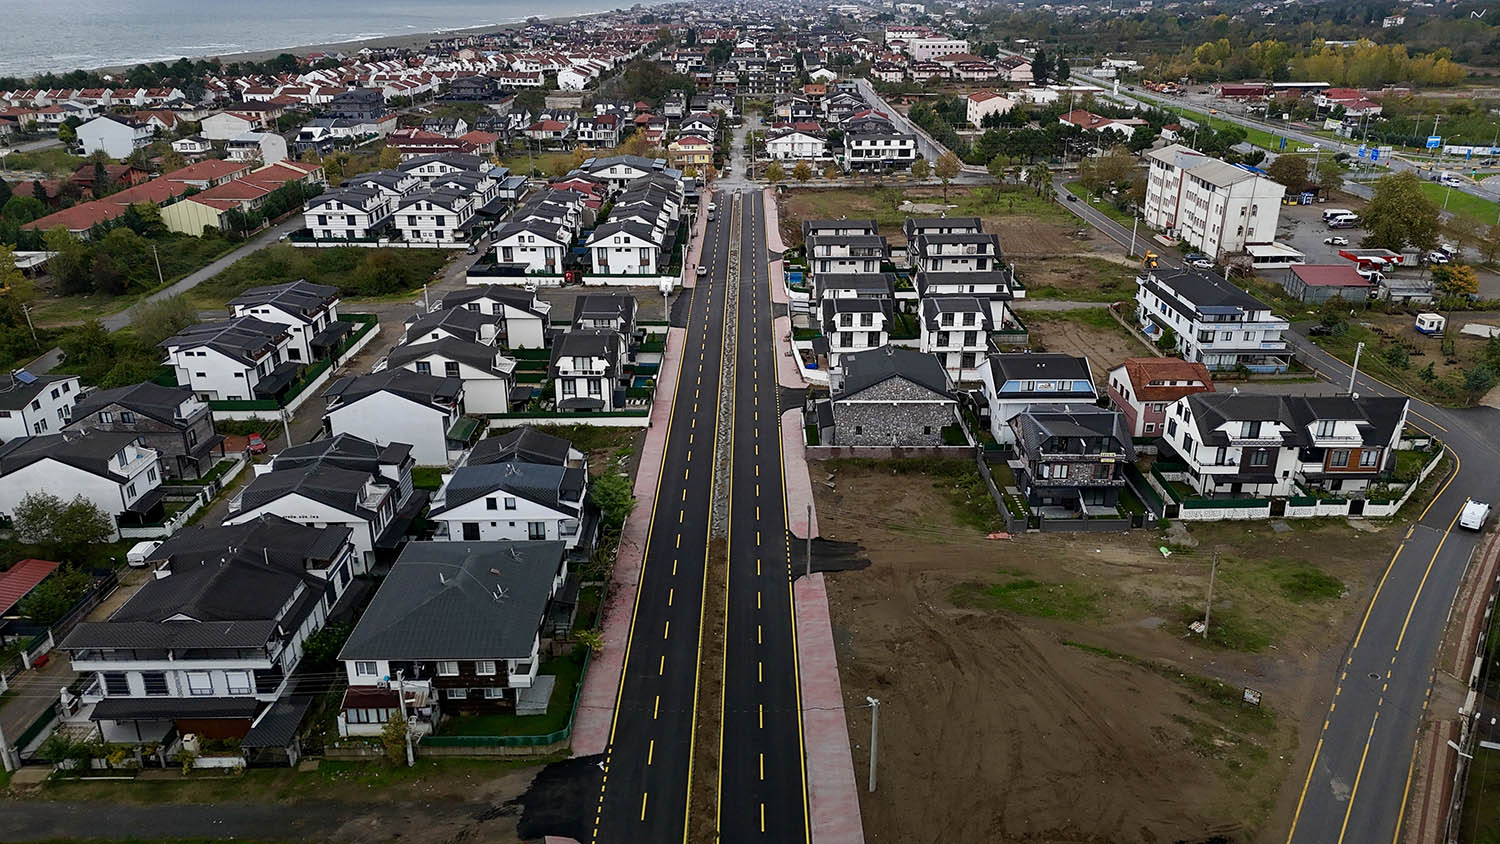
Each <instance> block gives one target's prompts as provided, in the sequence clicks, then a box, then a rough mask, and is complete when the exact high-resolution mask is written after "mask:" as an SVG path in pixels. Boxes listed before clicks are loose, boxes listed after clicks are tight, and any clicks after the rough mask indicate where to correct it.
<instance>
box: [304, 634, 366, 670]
mask: <svg viewBox="0 0 1500 844" xmlns="http://www.w3.org/2000/svg"><path fill="white" fill-rule="evenodd" d="M353 631H354V628H353V627H351V626H349V625H347V624H329V625H325V626H324V627H323V629H321V630H319V631H318V632H316V633H314V634H312V635H311V636H308V637H307V640H306V641H305V642H303V643H302V658H303V659H305V660H307V664H308V665H309V666H310V667H313V668H331V667H333V666H334V665H335V664H336V663H337V662H338V659H339V651H340V650H341V649H342V648H343V647H344V642H346V641H348V639H349V634H350V633H352V632H353Z"/></svg>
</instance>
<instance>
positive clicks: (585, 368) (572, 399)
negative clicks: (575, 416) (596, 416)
mask: <svg viewBox="0 0 1500 844" xmlns="http://www.w3.org/2000/svg"><path fill="white" fill-rule="evenodd" d="M624 364H625V341H624V339H623V338H621V336H620V334H619V333H618V332H616V331H614V330H612V329H608V328H574V329H570V330H568V331H566V332H564V333H563V334H561V335H559V336H558V337H557V338H556V339H555V340H554V341H553V343H552V361H551V365H550V367H549V375H550V376H551V377H552V379H553V388H554V390H555V394H554V398H555V399H556V401H557V408H558V409H559V410H574V411H605V412H608V411H614V410H622V409H624V406H625V390H624V387H623V378H624Z"/></svg>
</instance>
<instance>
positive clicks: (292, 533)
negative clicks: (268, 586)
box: [146, 515, 350, 570]
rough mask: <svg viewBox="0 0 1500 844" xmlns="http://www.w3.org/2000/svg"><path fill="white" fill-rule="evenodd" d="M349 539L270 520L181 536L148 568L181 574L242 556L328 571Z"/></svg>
mask: <svg viewBox="0 0 1500 844" xmlns="http://www.w3.org/2000/svg"><path fill="white" fill-rule="evenodd" d="M349 534H350V530H349V528H346V527H328V528H314V527H308V526H306V525H299V524H297V523H296V522H293V521H288V520H287V519H283V518H282V517H280V516H272V515H264V516H258V517H256V518H254V519H251V520H250V521H248V522H244V523H241V524H237V525H220V526H218V527H202V526H199V527H192V528H188V529H186V530H180V531H178V532H177V533H175V534H173V535H172V537H171V538H170V539H168V540H167V541H166V542H163V543H162V544H161V545H158V546H157V547H156V549H155V550H153V551H152V552H151V554H150V555H149V556H148V557H147V559H146V562H147V563H148V564H150V565H153V566H161V565H166V566H168V567H170V568H172V569H173V570H177V569H178V568H179V567H192V566H196V565H199V564H201V563H204V562H218V561H220V560H222V559H224V558H225V557H227V556H241V557H244V558H246V559H249V560H260V561H261V562H265V561H266V560H267V559H269V560H270V562H271V563H273V564H277V565H281V566H283V567H290V568H294V569H299V570H300V569H310V568H311V569H324V568H328V566H329V564H330V563H332V562H333V561H334V559H335V558H336V557H338V555H339V553H340V552H341V550H342V549H343V547H344V544H345V543H346V542H348V541H349Z"/></svg>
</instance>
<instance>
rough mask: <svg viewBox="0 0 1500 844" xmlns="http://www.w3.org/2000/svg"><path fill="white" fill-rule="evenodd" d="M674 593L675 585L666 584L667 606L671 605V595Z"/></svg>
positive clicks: (675, 590)
mask: <svg viewBox="0 0 1500 844" xmlns="http://www.w3.org/2000/svg"><path fill="white" fill-rule="evenodd" d="M676 593H677V589H676V588H675V587H672V586H668V587H667V606H669V607H670V606H672V596H673V595H675V594H676Z"/></svg>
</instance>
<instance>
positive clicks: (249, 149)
mask: <svg viewBox="0 0 1500 844" xmlns="http://www.w3.org/2000/svg"><path fill="white" fill-rule="evenodd" d="M224 150H225V151H226V152H227V153H228V154H229V159H230V160H231V161H258V162H260V163H262V164H275V163H276V162H278V161H285V160H286V158H287V148H286V138H283V137H281V136H280V135H278V134H276V133H274V132H246V133H244V134H243V135H236V136H235V137H233V138H230V139H229V140H228V141H226V142H225V143H224Z"/></svg>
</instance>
